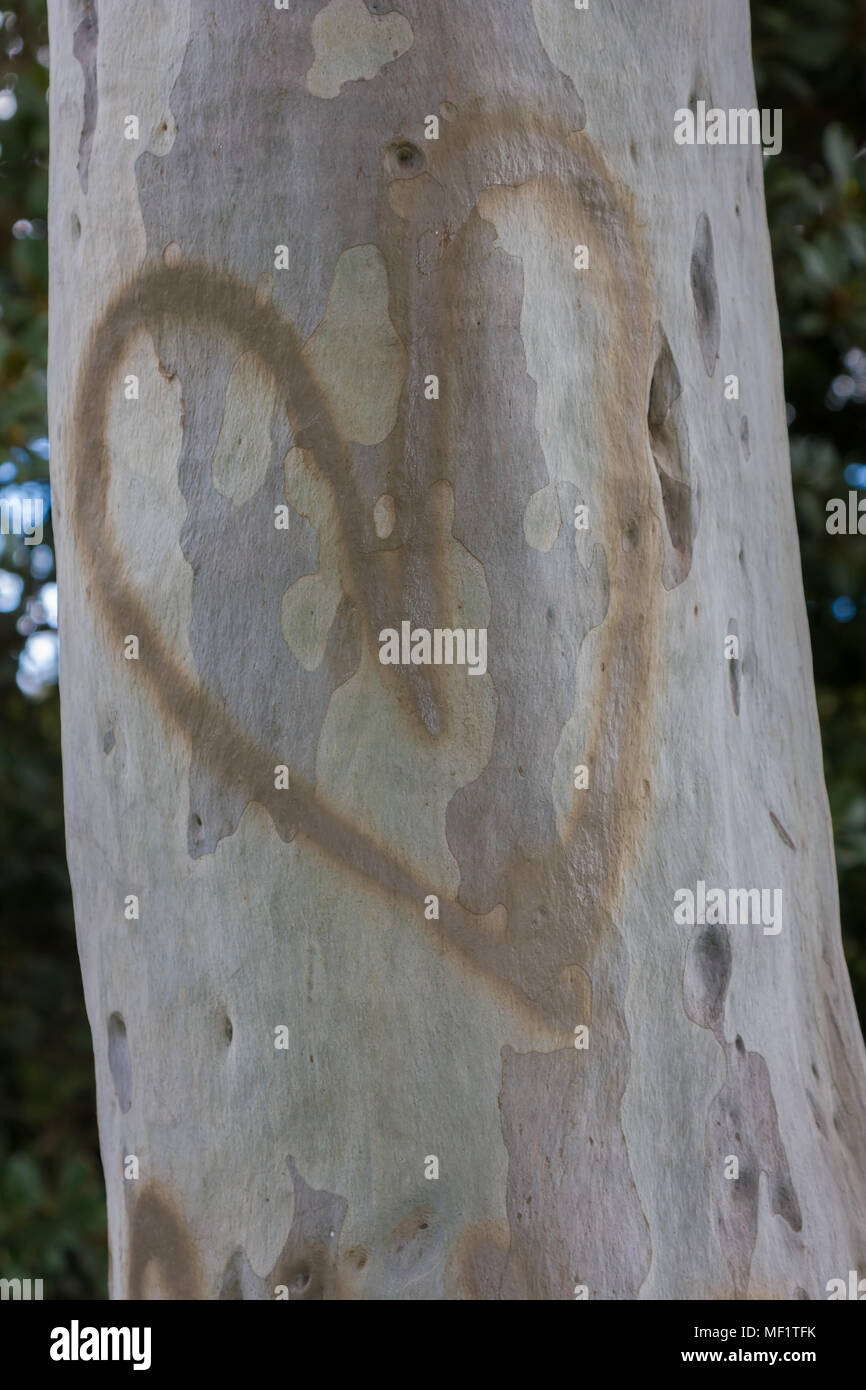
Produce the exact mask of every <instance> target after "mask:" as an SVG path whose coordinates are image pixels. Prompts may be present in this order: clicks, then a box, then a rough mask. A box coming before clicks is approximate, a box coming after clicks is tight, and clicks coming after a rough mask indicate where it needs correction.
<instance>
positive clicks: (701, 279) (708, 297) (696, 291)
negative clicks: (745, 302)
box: [690, 212, 722, 376]
mask: <svg viewBox="0 0 866 1390" xmlns="http://www.w3.org/2000/svg"><path fill="white" fill-rule="evenodd" d="M690 277H691V284H692V297H693V299H694V301H695V319H696V322H697V330H698V342H699V343H700V345H701V356H702V357H703V359H704V366H705V367H706V369H707V376H712V374H713V372H714V371H715V367H716V358H717V357H718V355H719V342H720V340H721V333H722V315H721V309H720V307H719V288H718V285H717V284H716V268H715V256H714V252H713V229H712V227H711V226H710V219H709V217H708V216H707V214H706V213H705V212H702V213H701V214H700V216H699V217H698V220H697V225H696V227H695V239H694V244H693V246H692V260H691V267H690Z"/></svg>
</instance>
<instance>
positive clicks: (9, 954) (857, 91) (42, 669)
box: [0, 0, 866, 1298]
mask: <svg viewBox="0 0 866 1390" xmlns="http://www.w3.org/2000/svg"><path fill="white" fill-rule="evenodd" d="M395 4H398V5H399V0H395ZM752 40H753V50H754V58H755V73H756V79H757V85H758V105H759V106H761V107H781V108H782V110H783V113H784V115H783V145H782V152H781V154H779V155H777V156H776V157H775V158H771V159H767V160H765V177H766V192H767V206H768V213H769V219H770V232H771V236H772V242H773V255H774V259H775V268H776V292H777V295H778V300H779V312H780V316H781V325H782V343H783V347H784V356H785V396H786V400H787V402H788V426H789V431H790V437H791V463H792V469H793V478H794V492H795V498H796V504H797V516H798V523H799V529H800V546H801V552H802V561H803V577H804V583H805V590H806V599H807V604H808V611H809V621H810V625H811V634H812V651H813V656H814V665H815V679H816V684H817V690H818V708H819V713H820V717H821V729H822V735H823V742H824V765H825V771H826V777H827V787H828V790H829V795H830V804H831V807H832V811H833V826H834V832H835V841H836V857H837V862H838V868H839V886H840V894H841V901H842V926H843V934H844V941H845V951H846V955H847V959H848V965H849V968H850V971H851V977H852V980H853V984H854V991H855V995H856V998H857V1004H858V1008H859V1010H860V1018H861V1023H862V1022H863V1021H864V1020H866V643H864V635H866V537H864V538H862V539H861V538H859V537H854V538H847V539H841V538H839V537H834V536H828V534H827V532H826V529H825V503H826V501H827V500H828V499H829V498H830V497H845V496H847V493H848V490H849V489H850V488H854V489H858V490H860V491H862V493H863V495H864V497H866V129H864V127H866V100H864V96H866V92H864V88H866V0H778V3H769V0H753V3H752ZM47 89H48V29H47V23H46V15H45V0H19V3H16V4H15V5H14V6H13V7H12V8H11V9H5V10H0V500H2V499H3V498H8V499H10V501H12V500H14V499H16V498H18V499H22V500H23V499H26V498H28V497H31V498H42V499H43V501H44V502H45V504H46V511H47V523H46V526H45V534H44V543H43V544H42V545H38V546H26V545H24V544H23V541H22V539H21V538H20V537H16V536H15V535H7V536H0V846H2V856H3V858H2V873H0V957H2V973H0V1274H2V1275H3V1276H4V1277H6V1278H12V1277H15V1276H16V1275H17V1276H19V1277H23V1278H26V1277H33V1278H43V1279H44V1280H45V1289H46V1295H47V1296H49V1297H51V1298H104V1297H105V1296H106V1253H105V1215H104V1191H103V1184H102V1173H101V1168H100V1163H99V1153H98V1147H97V1134H96V1119H95V1097H94V1086H93V1059H92V1054H91V1045H90V1032H89V1029H88V1025H87V1019H86V1016H85V1013H84V1004H83V998H82V989H81V979H80V975H79V970H78V959H77V956H76V951H75V932H74V926H73V919H72V903H71V898H70V892H69V882H68V878H67V872H66V861H65V855H64V844H63V811H62V801H61V779H60V722H59V711H58V700H57V591H56V587H55V583H54V552H53V540H52V532H51V524H50V493H49V487H48V440H47V438H46V434H47V426H46V418H45V362H46V347H47V327H48V319H47V307H48V305H47V289H48V286H47V247H46V216H47V199H48V106H47V102H46V93H47ZM759 462H760V461H758V463H759Z"/></svg>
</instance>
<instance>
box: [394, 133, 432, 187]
mask: <svg viewBox="0 0 866 1390" xmlns="http://www.w3.org/2000/svg"><path fill="white" fill-rule="evenodd" d="M388 162H389V164H390V165H391V168H392V170H393V171H394V173H395V174H399V175H401V176H405V175H407V174H409V175H411V176H412V177H413V178H414V176H415V175H416V174H420V173H421V170H422V169H423V168H424V164H425V160H424V156H423V154H422V153H421V151H420V150H419V148H418V146H417V145H413V144H412V142H411V140H398V141H397V142H396V143H395V144H393V145H392V146H391V148H390V150H389V152H388Z"/></svg>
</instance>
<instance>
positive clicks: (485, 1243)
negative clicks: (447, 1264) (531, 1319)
mask: <svg viewBox="0 0 866 1390" xmlns="http://www.w3.org/2000/svg"><path fill="white" fill-rule="evenodd" d="M510 1240H511V1235H510V1230H509V1227H508V1226H507V1225H503V1224H501V1223H497V1222H493V1221H483V1222H476V1223H475V1224H473V1225H471V1226H466V1227H464V1229H463V1230H462V1231H461V1233H460V1236H459V1238H458V1241H457V1245H456V1247H455V1250H454V1271H455V1274H456V1277H457V1283H458V1287H459V1289H460V1293H461V1295H462V1297H463V1298H465V1299H469V1300H472V1301H473V1302H485V1303H489V1302H495V1301H496V1300H498V1299H499V1296H500V1289H501V1287H502V1276H503V1274H504V1273H505V1265H506V1262H507V1260H508V1247H509V1244H510Z"/></svg>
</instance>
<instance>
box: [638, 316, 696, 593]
mask: <svg viewBox="0 0 866 1390" xmlns="http://www.w3.org/2000/svg"><path fill="white" fill-rule="evenodd" d="M656 337H657V341H658V350H657V354H656V360H655V366H654V367H653V374H652V380H651V382H650V391H649V405H648V407H647V429H648V431H649V439H650V450H651V453H652V456H653V462H654V463H655V466H656V472H657V474H658V478H659V483H660V486H661V494H662V509H663V511H664V518H665V524H666V527H667V541H668V544H666V546H665V566H664V573H663V576H662V582H663V584H664V586H665V588H666V589H674V588H676V586H677V585H678V584H681V583H682V582H683V580H684V579H685V578H686V576H687V575H688V573H689V570H690V569H691V567H692V550H693V547H694V539H695V532H696V531H697V524H698V507H697V498H696V496H695V493H694V491H693V489H692V486H691V468H690V459H689V444H688V435H687V432H686V425H685V416H684V413H683V411H682V408H681V405H680V401H681V397H682V393H683V388H682V382H681V380H680V374H679V372H678V370H677V365H676V362H675V361H674V357H673V353H672V352H671V349H670V344H669V342H668V340H667V336H666V334H665V331H664V329H663V328H662V326H661V324H657V325H656Z"/></svg>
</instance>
